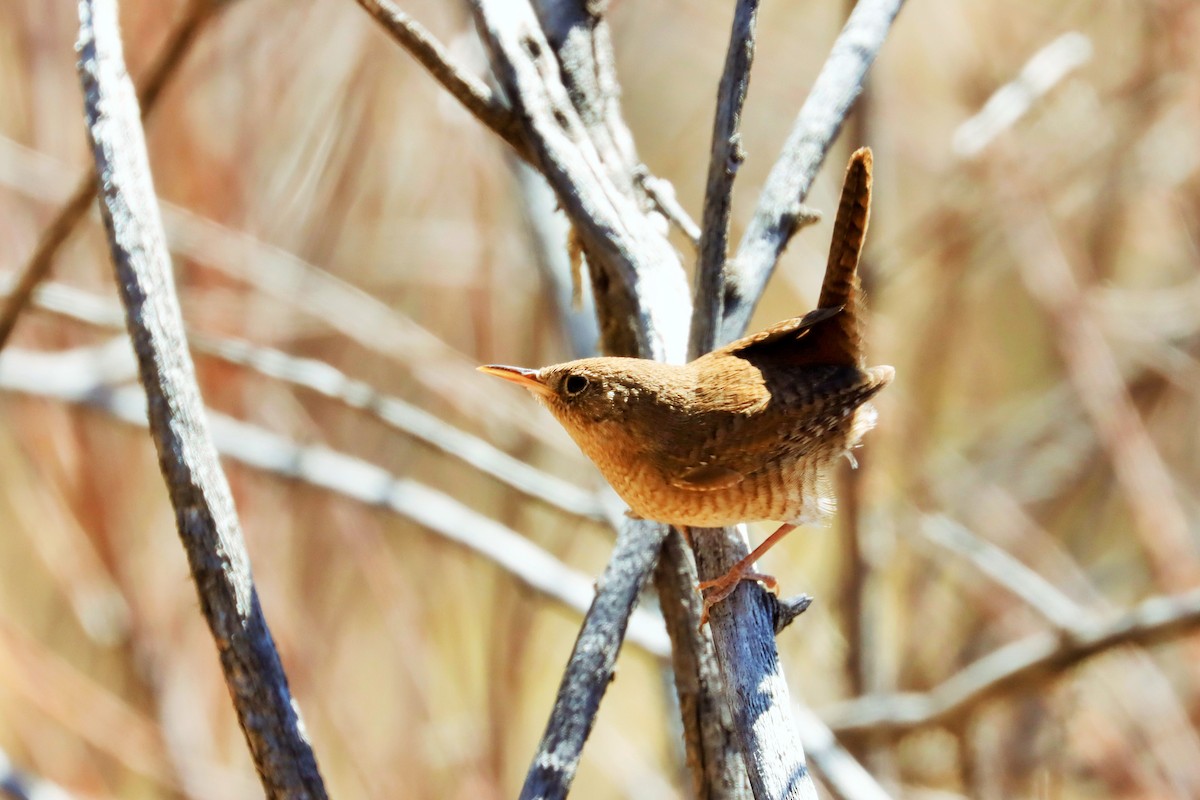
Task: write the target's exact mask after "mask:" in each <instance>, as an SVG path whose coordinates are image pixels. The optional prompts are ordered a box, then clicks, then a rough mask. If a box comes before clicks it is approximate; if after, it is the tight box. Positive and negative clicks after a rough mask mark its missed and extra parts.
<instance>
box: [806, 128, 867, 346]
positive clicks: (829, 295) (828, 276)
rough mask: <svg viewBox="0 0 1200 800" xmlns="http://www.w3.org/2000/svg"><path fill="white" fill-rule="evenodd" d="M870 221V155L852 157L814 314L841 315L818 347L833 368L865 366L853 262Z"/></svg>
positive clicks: (863, 151) (855, 263) (831, 322)
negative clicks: (834, 311)
mask: <svg viewBox="0 0 1200 800" xmlns="http://www.w3.org/2000/svg"><path fill="white" fill-rule="evenodd" d="M870 216H871V149H870V148H869V147H863V148H860V149H859V150H856V151H854V155H852V156H851V157H850V165H849V166H848V167H846V180H845V182H844V183H843V184H842V199H841V202H840V203H839V204H838V212H837V219H836V220H835V221H834V223H833V243H832V244H831V245H830V247H829V263H828V264H827V265H826V267H825V281H824V283H823V284H822V285H821V299H820V300H819V301H818V302H817V308H819V309H821V308H837V307H839V306H840V307H841V308H842V313H840V314H838V315H837V316H835V317H833V318H832V319H830V320H829V321H828V322H826V323H825V325H824V326H822V327H823V328H825V330H822V332H821V337H822V340H823V341H822V347H823V348H828V351H827V352H831V353H832V354H833V355H835V357H836V361H835V363H843V364H847V365H853V366H856V367H863V366H865V364H866V362H865V360H864V355H863V338H862V331H863V319H862V315H863V301H862V289H861V286H860V285H859V279H858V259H859V256H860V255H861V254H862V248H863V241H864V240H865V239H866V237H867V222H868V220H869V219H870Z"/></svg>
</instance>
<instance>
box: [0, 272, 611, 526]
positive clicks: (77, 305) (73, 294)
mask: <svg viewBox="0 0 1200 800" xmlns="http://www.w3.org/2000/svg"><path fill="white" fill-rule="evenodd" d="M4 291H5V287H4V286H3V285H0V294H3V293H4ZM32 304H33V306H34V307H36V308H40V309H45V310H48V311H51V312H53V313H55V314H58V315H61V316H63V317H66V318H68V319H72V320H76V321H80V322H86V323H87V324H89V325H97V326H100V327H103V328H107V329H114V328H115V329H123V328H124V319H123V316H122V313H121V309H120V308H119V307H118V306H117V305H116V304H113V303H110V302H109V301H108V300H105V299H104V298H102V297H97V296H96V295H93V294H90V293H88V292H85V291H82V290H80V289H76V288H74V287H71V286H66V285H63V284H56V283H45V284H42V285H41V286H39V287H38V289H37V291H36V292H35V293H34V296H33V300H32ZM187 336H188V343H189V344H190V345H191V347H192V349H193V350H194V351H195V352H197V353H203V354H205V355H209V356H212V357H214V358H217V359H220V360H221V361H224V362H226V363H229V364H236V365H239V366H242V367H246V368H247V369H250V370H253V371H254V372H257V373H258V374H260V375H265V376H267V377H271V378H276V379H278V380H280V381H283V382H284V383H287V384H290V385H292V386H297V387H301V388H304V389H307V390H309V391H313V392H316V393H318V394H320V395H322V396H324V397H328V398H330V399H332V400H336V401H338V402H340V403H342V404H344V405H345V406H347V407H349V408H354V409H359V410H362V411H364V412H366V413H368V414H370V415H372V416H373V417H375V418H376V419H377V420H379V421H380V422H382V423H383V424H384V425H387V426H388V427H389V428H393V429H395V430H397V431H400V432H401V433H404V434H406V435H408V436H411V437H412V438H414V439H416V440H417V441H419V442H422V443H424V444H426V445H429V446H430V447H433V448H435V449H437V450H439V451H440V452H442V453H445V454H446V455H448V456H450V457H452V458H456V459H458V460H460V461H462V462H463V463H465V464H468V465H470V466H471V467H474V468H475V469H477V470H479V471H480V472H482V473H484V474H485V475H488V476H489V477H491V478H493V479H495V480H497V481H500V482H501V483H504V484H505V485H507V486H509V487H511V488H512V489H514V490H516V491H518V492H520V493H521V494H524V495H525V496H527V497H529V498H532V499H534V500H537V501H538V502H540V503H544V504H546V505H547V506H550V507H552V508H557V509H559V510H560V511H563V512H565V513H567V514H572V515H576V516H580V517H585V518H588V519H595V520H603V519H604V518H605V516H604V509H603V504H602V502H601V500H600V499H599V497H598V496H597V495H596V494H595V493H593V492H588V491H586V490H584V489H581V488H579V487H578V486H575V485H574V484H572V483H570V482H568V481H565V480H563V479H562V478H559V477H557V476H555V475H551V474H549V473H547V472H543V471H542V470H539V469H537V468H536V467H532V466H530V465H529V464H527V463H525V462H524V461H521V460H519V459H516V458H513V457H512V456H510V455H508V454H507V453H505V452H504V451H503V450H500V449H498V448H496V447H494V446H492V445H491V444H489V443H488V442H486V441H484V440H483V439H480V438H479V437H477V436H472V435H471V434H469V433H466V432H465V431H463V430H460V429H459V428H456V427H454V426H453V425H450V424H449V423H447V422H445V421H444V420H442V419H439V418H438V417H436V416H434V415H433V414H430V413H429V412H428V411H425V410H423V409H421V408H418V407H417V406H414V405H412V404H411V403H407V402H405V401H404V400H401V399H400V398H398V397H395V396H393V395H389V394H386V393H384V392H382V391H380V390H379V389H377V388H376V387H374V386H372V385H371V384H369V383H366V382H365V381H360V380H356V379H354V378H351V377H350V376H349V375H347V374H345V373H344V372H342V371H341V370H339V369H338V368H337V367H335V366H333V365H332V364H329V363H326V362H324V361H319V360H317V359H312V358H301V357H298V356H293V355H290V354H288V353H284V352H282V351H279V350H275V349H273V348H269V347H262V346H259V345H255V344H252V343H250V342H247V341H244V340H241V339H233V338H228V337H221V336H210V335H207V334H198V333H194V332H192V331H190V330H189V331H188V332H187Z"/></svg>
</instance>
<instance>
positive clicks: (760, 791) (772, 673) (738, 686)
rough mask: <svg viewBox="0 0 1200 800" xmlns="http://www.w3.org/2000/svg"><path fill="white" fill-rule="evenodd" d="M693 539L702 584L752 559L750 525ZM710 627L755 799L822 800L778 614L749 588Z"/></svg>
mask: <svg viewBox="0 0 1200 800" xmlns="http://www.w3.org/2000/svg"><path fill="white" fill-rule="evenodd" d="M691 532H692V541H693V542H694V543H695V547H694V551H695V554H696V566H697V572H699V574H700V577H701V579H707V578H710V577H714V576H717V575H721V574H723V573H725V572H726V571H727V570H728V569H729V568H730V567H731V566H733V564H735V563H736V562H737V561H738V560H740V559H741V558H743V557H744V556H745V555H746V554H747V553H748V552H749V547H748V546H747V544H746V538H745V537H746V531H745V526H744V525H742V526H738V527H737V528H693V529H692V530H691ZM709 627H710V628H711V629H712V637H713V643H714V645H715V647H716V651H717V658H718V659H719V660H720V663H721V673H722V675H723V676H724V678H725V683H726V700H727V702H728V703H729V708H730V711H731V712H732V714H733V731H734V735H735V736H737V738H738V745H739V749H740V750H741V752H742V758H744V759H745V761H746V771H747V773H748V774H749V776H750V785H751V787H752V788H753V790H754V797H755V798H757V799H758V800H776V798H788V799H789V800H810V799H811V800H816V797H817V790H816V787H815V786H814V785H813V782H812V777H811V776H810V775H809V774H808V767H807V766H806V764H805V763H804V749H803V746H802V744H801V742H800V735H799V731H798V730H797V728H796V725H795V720H794V719H793V717H792V713H791V700H790V697H789V692H788V685H787V681H786V679H785V678H784V675H783V669H782V667H781V666H780V664H779V653H778V651H777V649H776V647H775V614H774V613H773V609H772V604H771V602H770V600H768V598H767V593H766V591H765V590H764V589H763V588H762V587H761V586H759V585H758V584H757V583H753V582H749V581H745V582H743V583H742V584H741V585H740V586H738V588H737V589H735V590H734V592H733V594H731V595H730V596H729V597H728V598H727V599H725V600H724V601H722V602H721V603H718V604H717V605H716V606H715V607H713V608H712V610H711V612H710V617H709Z"/></svg>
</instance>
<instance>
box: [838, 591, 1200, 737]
mask: <svg viewBox="0 0 1200 800" xmlns="http://www.w3.org/2000/svg"><path fill="white" fill-rule="evenodd" d="M1198 629H1200V589H1194V590H1192V591H1190V592H1184V593H1182V594H1177V595H1165V596H1159V597H1153V598H1150V599H1149V600H1146V601H1144V602H1142V603H1140V604H1138V605H1137V606H1135V607H1133V608H1132V609H1130V610H1129V611H1127V612H1125V613H1124V614H1122V615H1120V616H1119V617H1116V618H1115V619H1112V620H1110V621H1109V622H1107V623H1099V624H1090V625H1079V626H1076V627H1074V628H1073V629H1071V630H1069V631H1065V632H1063V633H1061V634H1058V633H1051V632H1045V633H1038V634H1034V635H1032V636H1029V637H1028V638H1025V639H1021V640H1019V641H1016V642H1013V643H1012V644H1009V645H1006V646H1005V647H1002V648H1000V649H999V650H996V651H995V652H993V653H991V654H990V655H987V656H984V657H983V658H981V659H979V660H978V661H976V662H975V663H974V664H971V665H970V666H968V667H966V668H964V669H963V670H961V671H960V672H958V673H957V674H956V675H954V676H953V677H951V678H949V679H948V680H946V681H945V682H943V683H942V684H941V685H939V686H937V687H936V688H934V689H932V690H930V691H928V692H925V693H923V694H894V695H866V696H863V697H859V698H856V699H854V700H851V701H849V702H846V703H842V704H840V705H838V706H835V707H834V708H832V709H830V710H829V713H827V714H826V715H825V718H826V719H827V720H829V727H830V728H832V729H833V730H834V732H836V733H837V734H838V735H839V736H862V735H868V734H869V735H871V736H873V737H882V738H884V739H892V740H894V739H898V738H899V737H901V736H903V735H905V734H906V733H909V732H911V731H915V730H919V729H921V728H927V727H930V726H933V725H954V724H955V723H957V722H959V721H961V720H964V719H966V718H967V717H969V716H970V715H971V714H973V713H974V712H975V711H977V710H978V709H979V707H980V706H981V705H983V704H984V703H986V702H987V701H989V700H994V699H996V698H999V697H1004V696H1006V695H1010V694H1012V693H1014V692H1016V691H1020V690H1023V689H1029V688H1030V687H1035V686H1040V685H1042V684H1045V683H1047V682H1049V681H1051V680H1054V679H1055V678H1057V677H1058V676H1059V675H1061V674H1062V673H1063V672H1065V671H1067V670H1069V669H1071V668H1072V667H1074V666H1075V665H1077V664H1079V663H1080V662H1082V661H1085V660H1087V659H1089V658H1092V657H1093V656H1097V655H1100V654H1102V653H1105V652H1107V651H1109V650H1112V649H1114V648H1117V647H1124V646H1126V645H1141V646H1143V647H1149V646H1152V645H1155V644H1159V643H1162V642H1167V641H1170V640H1172V639H1177V638H1179V637H1180V636H1186V635H1188V634H1190V633H1194V632H1195V631H1197V630H1198Z"/></svg>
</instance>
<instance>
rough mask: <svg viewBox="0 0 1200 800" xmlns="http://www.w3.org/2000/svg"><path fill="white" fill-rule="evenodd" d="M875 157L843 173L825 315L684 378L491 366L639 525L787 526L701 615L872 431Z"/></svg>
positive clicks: (719, 357)
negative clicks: (563, 437)
mask: <svg viewBox="0 0 1200 800" xmlns="http://www.w3.org/2000/svg"><path fill="white" fill-rule="evenodd" d="M870 200H871V151H870V150H869V149H866V148H864V149H861V150H859V151H857V152H856V153H855V154H854V155H853V157H852V158H851V160H850V166H849V167H848V168H847V170H846V179H845V184H844V185H843V188H842V198H841V202H840V204H839V207H838V213H837V220H836V222H835V223H834V230H833V244H832V246H831V249H830V254H829V262H828V266H827V267H826V269H825V280H824V283H823V285H822V287H821V296H820V300H819V301H818V303H817V308H816V309H815V310H814V311H810V312H809V313H808V314H806V315H804V316H803V317H797V318H795V319H789V320H785V321H784V322H780V323H777V324H775V325H773V326H771V327H770V328H767V329H766V330H764V331H761V332H759V333H756V334H754V335H752V336H747V337H745V338H743V339H739V340H738V341H736V342H733V343H732V344H729V345H726V346H725V347H722V348H720V349H719V350H714V351H713V352H711V353H708V354H707V355H703V356H700V357H699V358H697V359H696V360H694V361H692V362H691V363H689V364H685V365H682V366H677V365H671V364H662V363H659V362H657V361H649V360H645V359H636V358H585V359H580V360H578V361H569V362H567V363H565V364H555V365H552V366H549V367H543V368H542V369H536V370H534V369H522V368H519V367H505V366H498V365H493V366H485V367H480V368H479V369H480V370H481V371H482V372H486V373H488V374H489V375H495V376H497V377H500V378H504V379H506V380H509V381H512V382H513V383H516V384H519V385H521V386H524V387H525V388H526V389H528V390H529V391H530V392H532V393H533V395H534V396H535V397H536V398H537V399H538V400H540V401H541V403H542V404H543V405H545V406H546V408H548V409H549V410H550V413H552V414H553V415H554V416H555V417H556V418H557V419H558V421H559V423H561V424H562V426H563V427H564V428H566V429H567V432H568V433H569V434H570V435H571V438H573V439H574V440H575V442H576V444H578V445H579V447H580V449H582V450H583V452H584V453H585V454H586V455H587V456H588V457H589V458H590V459H591V460H592V461H594V462H595V464H596V466H597V467H599V468H600V472H601V473H603V474H604V477H605V478H607V479H608V482H609V483H611V484H612V487H613V488H614V489H615V490H616V492H617V494H619V495H620V496H621V498H622V499H623V500H624V501H625V502H626V503H628V504H629V508H630V511H631V512H632V514H634V515H636V516H639V517H643V518H645V519H651V520H655V521H658V522H665V523H669V524H671V525H675V526H680V527H683V526H695V527H723V526H727V525H733V524H736V523H739V522H750V521H755V520H767V519H774V520H782V521H784V523H785V524H784V525H782V526H781V527H780V528H779V529H778V530H777V531H776V532H775V533H773V534H772V535H771V536H770V537H768V538H767V539H766V541H764V542H763V543H762V545H760V546H759V547H758V548H757V549H755V551H754V552H753V553H751V554H750V555H749V556H747V557H746V558H745V559H743V560H742V561H740V562H738V564H736V565H734V567H733V568H732V569H730V570H729V572H727V573H726V574H725V575H723V576H721V577H720V578H717V579H716V580H713V581H706V582H704V583H701V584H700V589H701V591H702V593H703V594H704V603H705V605H704V610H705V616H706V617H707V612H708V609H709V608H710V607H711V606H712V605H713V604H715V603H717V602H719V601H720V600H721V599H723V598H724V597H726V596H727V595H728V594H729V593H730V592H732V591H733V589H734V588H735V587H736V586H737V584H738V583H739V581H741V580H744V579H754V580H761V581H763V582H764V583H765V584H766V585H767V586H768V588H771V589H774V588H775V581H774V579H773V578H770V577H769V576H765V575H760V574H758V573H755V572H751V571H750V570H751V567H752V566H753V564H754V562H755V560H757V558H758V557H759V556H761V555H762V554H763V553H765V552H766V551H767V550H768V549H769V548H770V547H771V546H772V545H774V544H775V543H776V542H777V541H779V540H780V539H781V538H782V537H783V536H784V535H785V534H786V533H787V532H788V531H790V530H792V529H793V528H794V527H795V526H796V525H799V524H803V523H807V522H812V521H815V520H818V519H820V518H821V517H822V516H823V515H825V514H826V513H828V511H829V510H830V509H831V508H832V505H833V504H832V501H831V500H829V499H828V496H827V491H828V486H827V483H828V481H827V480H826V478H825V473H826V472H827V470H828V468H829V467H830V466H832V465H833V464H834V462H835V461H836V460H837V459H838V458H839V457H841V456H843V455H845V456H847V457H850V458H851V459H852V457H851V456H850V453H849V451H850V449H851V448H852V447H854V446H855V445H856V444H857V443H858V441H859V439H861V438H862V435H863V434H864V433H866V432H867V431H868V430H870V429H871V428H872V427H873V426H874V424H875V410H874V409H873V408H872V407H871V406H870V404H869V403H868V402H867V401H868V400H870V398H871V396H872V395H874V394H875V393H876V392H878V391H879V390H880V389H882V388H883V387H884V386H886V385H887V384H888V383H889V382H890V381H891V380H892V376H893V374H894V370H893V369H892V368H891V367H871V368H867V367H866V364H865V361H864V357H863V343H862V327H863V320H862V313H863V302H862V298H861V291H860V288H859V279H858V259H859V254H860V253H861V252H862V245H863V239H864V237H865V235H866V231H867V220H868V217H869V214H870Z"/></svg>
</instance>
